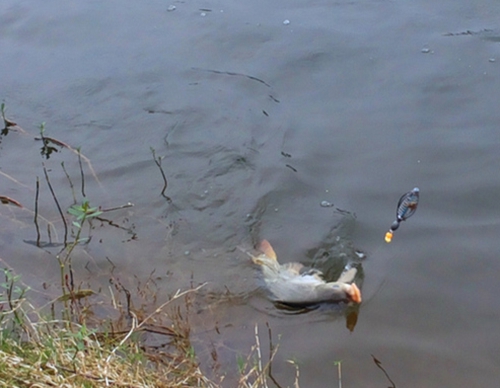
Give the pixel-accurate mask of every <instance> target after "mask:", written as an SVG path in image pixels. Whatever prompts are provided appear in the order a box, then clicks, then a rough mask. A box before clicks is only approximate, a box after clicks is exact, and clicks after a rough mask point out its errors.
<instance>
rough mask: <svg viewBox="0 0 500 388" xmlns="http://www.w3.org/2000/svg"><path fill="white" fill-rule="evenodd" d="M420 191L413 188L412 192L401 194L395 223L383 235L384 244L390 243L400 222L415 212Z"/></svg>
mask: <svg viewBox="0 0 500 388" xmlns="http://www.w3.org/2000/svg"><path fill="white" fill-rule="evenodd" d="M419 194H420V190H419V189H418V187H415V188H414V189H413V190H412V191H409V192H407V193H406V194H403V196H402V197H401V198H400V199H399V202H398V207H397V210H396V221H394V222H393V223H392V225H391V228H390V229H389V231H388V232H387V233H386V234H385V242H386V243H390V242H391V240H392V235H393V233H394V231H395V230H396V229H397V228H399V224H400V223H401V221H406V220H407V219H408V218H410V217H411V216H412V215H413V214H415V212H416V211H417V206H418V200H419Z"/></svg>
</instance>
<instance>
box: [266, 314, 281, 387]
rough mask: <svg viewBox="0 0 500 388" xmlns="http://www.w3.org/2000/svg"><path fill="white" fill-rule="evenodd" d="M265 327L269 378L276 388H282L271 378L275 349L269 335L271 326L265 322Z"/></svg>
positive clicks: (270, 334) (271, 337)
mask: <svg viewBox="0 0 500 388" xmlns="http://www.w3.org/2000/svg"><path fill="white" fill-rule="evenodd" d="M266 326H267V333H268V334H269V363H268V368H269V378H270V379H271V380H272V381H273V383H274V384H275V385H276V386H277V387H278V388H282V387H281V385H280V384H279V383H278V382H277V381H276V379H275V378H274V376H273V372H272V365H273V358H274V355H275V354H276V351H277V348H275V347H274V345H273V336H272V333H271V326H269V322H266Z"/></svg>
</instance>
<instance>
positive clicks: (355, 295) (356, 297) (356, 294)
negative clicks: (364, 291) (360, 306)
mask: <svg viewBox="0 0 500 388" xmlns="http://www.w3.org/2000/svg"><path fill="white" fill-rule="evenodd" d="M349 296H350V297H351V300H352V301H353V302H355V303H361V301H362V298H361V291H360V290H359V288H358V286H357V285H356V283H352V284H351V290H350V292H349Z"/></svg>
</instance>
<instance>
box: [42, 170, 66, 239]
mask: <svg viewBox="0 0 500 388" xmlns="http://www.w3.org/2000/svg"><path fill="white" fill-rule="evenodd" d="M42 166H43V173H44V174H45V180H46V181H47V185H48V186H49V189H50V192H51V193H52V198H54V202H55V203H56V206H57V210H59V214H60V215H61V219H62V221H63V224H64V246H66V243H67V241H68V224H67V223H66V219H65V218H64V213H63V211H62V209H61V205H59V201H58V200H57V197H56V193H55V192H54V189H53V188H52V185H51V184H50V179H49V174H48V173H47V169H46V168H45V163H43V162H42Z"/></svg>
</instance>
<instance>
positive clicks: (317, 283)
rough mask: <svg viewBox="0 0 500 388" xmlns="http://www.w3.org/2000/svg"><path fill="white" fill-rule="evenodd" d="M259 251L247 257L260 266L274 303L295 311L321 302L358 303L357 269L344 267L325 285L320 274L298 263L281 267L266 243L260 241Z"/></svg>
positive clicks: (272, 250)
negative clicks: (339, 273) (293, 308)
mask: <svg viewBox="0 0 500 388" xmlns="http://www.w3.org/2000/svg"><path fill="white" fill-rule="evenodd" d="M259 251H260V252H261V253H260V254H259V255H257V256H253V255H251V254H249V255H250V256H251V257H252V261H253V262H254V263H255V264H257V265H259V266H260V268H261V271H262V277H263V280H264V282H265V285H266V287H267V289H268V291H269V292H270V293H271V296H272V299H273V301H274V302H278V303H281V304H285V305H289V306H297V307H301V306H308V305H313V304H318V303H322V302H353V303H361V292H360V290H359V288H358V287H357V286H356V284H355V283H354V277H355V276H356V272H357V269H356V268H354V267H347V268H346V269H345V270H344V272H343V273H342V274H341V275H340V277H339V279H338V280H337V281H335V282H326V281H325V280H324V279H323V277H322V276H323V274H322V272H321V271H319V270H316V269H311V268H306V267H304V265H302V264H300V263H286V264H280V263H279V262H278V260H277V256H276V253H275V252H274V249H273V247H272V246H271V244H270V243H269V242H268V241H267V240H263V241H262V243H261V244H260V246H259ZM247 253H248V252H247Z"/></svg>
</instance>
